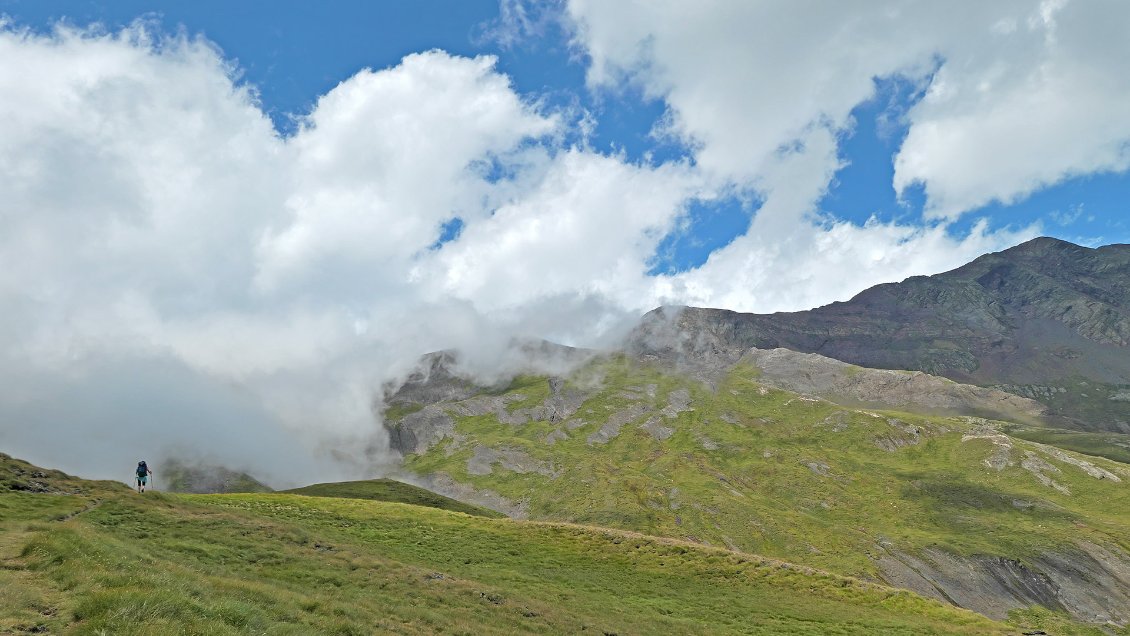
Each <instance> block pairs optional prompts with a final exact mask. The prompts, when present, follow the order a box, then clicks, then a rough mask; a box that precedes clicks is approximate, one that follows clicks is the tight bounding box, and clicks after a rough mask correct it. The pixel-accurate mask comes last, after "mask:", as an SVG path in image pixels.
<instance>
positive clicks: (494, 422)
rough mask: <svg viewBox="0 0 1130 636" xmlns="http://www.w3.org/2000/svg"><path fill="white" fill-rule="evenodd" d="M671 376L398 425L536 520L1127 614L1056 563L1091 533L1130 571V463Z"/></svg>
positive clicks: (434, 458)
mask: <svg viewBox="0 0 1130 636" xmlns="http://www.w3.org/2000/svg"><path fill="white" fill-rule="evenodd" d="M667 368H668V367H666V366H664V364H663V363H662V362H650V363H639V362H636V361H633V360H632V359H631V358H629V357H627V356H620V357H614V358H611V359H602V360H598V361H595V362H593V363H592V364H590V365H589V366H588V367H586V368H584V369H582V370H581V371H579V372H578V373H577V374H575V375H574V376H573V377H571V378H570V379H569V380H568V381H566V382H564V383H562V382H561V381H560V380H554V381H552V383H551V382H547V381H544V380H543V381H541V382H538V383H531V382H529V381H527V382H525V383H524V384H523V385H522V387H520V388H515V389H511V390H510V391H508V392H504V393H502V394H501V395H484V396H479V397H475V398H471V399H468V400H462V401H458V402H448V403H440V404H435V405H431V406H428V407H426V408H425V409H423V410H421V411H419V412H418V413H417V414H416V415H413V416H409V417H405V418H404V419H402V420H401V421H400V422H399V423H392V424H390V426H392V428H393V431H394V439H399V440H401V441H402V442H403V441H404V440H410V441H412V443H413V445H414V447H415V449H416V451H419V452H411V450H410V449H406V450H409V452H408V454H407V455H406V457H405V462H404V466H405V468H407V469H409V470H412V471H415V472H417V473H418V474H420V475H424V476H432V477H433V478H436V479H437V483H444V482H445V481H446V479H447V478H450V479H451V480H453V481H454V482H456V483H458V484H463V485H464V487H466V486H469V487H470V488H472V489H473V490H474V491H476V492H478V493H495V494H497V495H501V497H503V498H505V499H508V500H510V501H511V502H521V505H518V504H515V506H514V508H513V509H512V510H511V512H512V513H515V514H519V515H526V516H529V517H530V518H534V519H548V520H554V521H564V522H573V523H581V524H592V525H601V526H612V527H618V528H624V529H632V530H638V531H641V532H646V533H648V534H654V535H662V536H671V537H678V538H681V539H685V540H687V541H691V542H695V543H702V544H708V545H713V546H720V547H730V548H733V549H736V550H742V551H747V552H753V553H758V554H765V555H768V556H772V557H777V558H782V559H786V560H789V561H793V562H798V563H803V564H807V565H811V566H814V567H818V568H821V569H826V570H829V571H834V572H838V573H842V574H847V575H852V576H859V577H865V578H871V579H876V580H887V581H891V582H898V583H899V584H900V585H902V584H906V585H908V586H910V587H914V588H915V589H918V587H915V586H917V585H921V586H922V588H923V593H931V586H932V589H933V593H935V594H939V593H940V594H944V595H949V596H950V597H954V596H955V595H956V594H957V591H960V589H959V588H961V586H962V585H964V584H965V581H963V580H962V578H961V577H962V576H963V574H962V572H963V571H964V569H968V570H969V571H977V572H981V573H983V574H984V576H985V578H986V580H990V581H991V580H994V577H998V576H999V577H1005V578H1007V577H1009V576H1013V575H1014V574H1015V575H1016V576H1017V578H1018V580H1019V579H1028V578H1036V579H1039V578H1040V577H1043V576H1046V577H1048V580H1050V581H1052V585H1051V587H1049V589H1052V588H1058V589H1060V590H1061V591H1063V594H1064V595H1067V590H1076V589H1077V591H1078V592H1079V593H1080V594H1082V595H1087V594H1098V595H1099V596H1100V597H1102V596H1103V595H1107V598H1108V599H1112V600H1110V601H1109V602H1110V603H1112V604H1113V606H1110V605H1108V606H1107V608H1108V610H1111V611H1118V606H1119V604H1120V601H1119V600H1118V599H1120V598H1122V597H1121V596H1115V595H1116V594H1121V595H1125V594H1126V590H1125V589H1121V588H1120V589H1113V588H1112V589H1110V590H1101V589H1096V587H1095V585H1096V584H1095V582H1094V581H1091V580H1088V578H1087V577H1088V576H1090V575H1085V576H1076V575H1074V574H1072V573H1071V572H1070V571H1068V570H1065V569H1063V568H1060V567H1059V566H1057V565H1056V564H1057V563H1059V562H1061V561H1071V562H1076V563H1084V562H1087V559H1088V558H1089V557H1087V556H1086V555H1084V554H1083V552H1081V548H1080V547H1079V546H1081V545H1097V546H1104V549H1106V548H1109V549H1110V550H1111V551H1112V553H1113V554H1116V555H1120V556H1118V557H1117V558H1119V559H1122V561H1120V562H1121V563H1123V564H1124V565H1123V566H1122V567H1126V565H1125V564H1130V557H1127V556H1126V554H1127V552H1126V551H1127V550H1130V469H1128V468H1127V467H1126V466H1124V465H1120V464H1117V463H1115V462H1109V461H1106V460H1104V459H1101V458H1095V457H1081V456H1076V455H1072V454H1069V453H1065V452H1063V451H1062V450H1059V449H1057V448H1053V447H1047V446H1042V445H1039V444H1035V443H1032V442H1028V441H1025V440H1023V439H1018V438H1015V437H1009V436H1007V435H1005V434H1003V433H1002V431H1001V430H1000V429H1001V426H1002V425H1003V424H1002V423H998V422H992V421H988V420H982V419H978V418H962V417H934V416H922V415H915V414H912V413H904V412H877V411H864V410H853V409H848V408H844V407H841V406H837V405H836V404H833V403H830V402H827V401H823V400H817V399H813V398H809V397H805V396H801V395H798V394H795V393H790V392H787V391H781V390H777V389H772V388H769V387H766V386H764V385H762V384H760V383H759V381H758V378H759V372H758V370H757V369H756V368H753V367H750V366H748V365H742V364H739V365H738V366H736V367H733V368H732V369H730V370H729V371H728V372H726V373H724V374H722V375H721V376H720V377H719V378H718V379H717V380H716V381H715V384H714V386H711V385H709V384H707V383H704V382H701V381H698V380H694V379H690V378H688V377H685V376H683V375H679V374H674V373H669V372H667V371H666V369H667ZM553 383H556V388H554V386H555V385H554V384H553ZM570 395H572V396H574V398H575V400H574V404H573V407H570V408H565V410H564V411H562V408H561V404H562V403H563V402H567V401H568V400H569V399H570V398H569V396H570ZM576 396H580V397H576ZM610 422H619V423H620V426H619V427H613V428H615V430H611V429H609V423H610ZM414 427H415V429H416V430H414V431H413V430H409V429H413V428H414ZM421 440H430V442H429V445H428V447H427V448H426V449H423V450H421V449H420V448H419V446H420V444H421V443H422V442H421ZM930 555H934V556H937V555H941V556H942V557H944V558H945V559H949V558H950V557H952V559H953V560H952V562H950V561H945V560H943V559H935V558H933V557H931V556H930ZM921 559H933V561H931V567H933V564H935V563H936V564H938V565H937V569H938V571H937V572H936V573H931V574H928V575H926V576H924V577H923V578H924V580H920V579H914V580H913V581H910V582H909V583H907V582H905V581H904V582H900V580H901V579H900V576H902V573H903V572H904V570H907V568H912V569H916V570H918V572H922V571H923V570H922V568H921V567H920V566H918V565H914V564H915V563H916V560H921ZM900 564H901V565H900ZM907 564H910V565H907ZM947 564H948V565H947ZM1009 568H1011V571H1012V574H1010V573H1009V571H1007V570H1009ZM1057 568H1058V569H1057ZM1016 573H1019V574H1016ZM1107 574H1109V573H1104V574H1103V576H1107ZM915 576H917V575H915ZM1111 576H1112V580H1115V581H1117V575H1111ZM927 580H928V581H929V583H927ZM1104 585H1105V584H1104ZM955 590H957V591H955ZM1057 593H1058V592H1049V596H1048V599H1049V600H1048V601H1047V602H1048V603H1049V604H1050V605H1052V607H1053V609H1057V610H1061V611H1062V610H1072V609H1074V608H1072V607H1067V606H1066V604H1065V605H1064V606H1063V607H1059V606H1057V605H1058V604H1059V603H1060V601H1059V600H1056V598H1054V596H1055V594H1057ZM993 594H995V592H994V593H989V594H988V596H989V597H991V598H988V600H985V599H974V600H973V601H971V602H970V604H969V605H967V606H969V607H974V608H977V609H978V610H979V611H984V612H986V613H989V614H991V615H1000V616H1003V615H1005V614H1006V613H1007V612H1008V611H1009V609H1011V608H1015V607H1018V606H1024V605H1031V604H1032V603H1034V602H1037V601H1039V600H1040V599H1041V598H1042V596H1041V594H1043V592H1037V593H1034V594H1032V595H1031V598H1029V597H1027V596H1024V594H1020V595H1018V596H1015V597H1014V596H1010V594H1011V592H1009V593H1002V594H998V595H996V596H994V595H993ZM1078 613H1079V614H1085V612H1084V611H1082V610H1080V611H1079V612H1078ZM1088 619H1089V617H1088Z"/></svg>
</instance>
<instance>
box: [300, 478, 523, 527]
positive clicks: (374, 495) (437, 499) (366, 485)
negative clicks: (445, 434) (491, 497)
mask: <svg viewBox="0 0 1130 636" xmlns="http://www.w3.org/2000/svg"><path fill="white" fill-rule="evenodd" d="M283 492H286V493H288V494H292V495H306V496H309V497H337V498H339V499H369V500H373V501H391V502H395V503H405V504H412V505H413V506H425V507H427V508H439V509H440V510H450V511H452V512H462V513H465V514H469V515H474V516H477V517H491V518H495V519H497V518H500V517H504V516H505V515H503V514H502V513H499V512H495V511H493V510H488V509H487V508H482V507H480V506H472V505H471V504H466V503H463V502H462V501H458V500H455V499H452V498H450V497H444V496H443V495H437V494H436V493H434V492H432V491H430V490H424V489H423V488H420V487H418V486H412V485H409V484H405V483H403V482H399V481H396V480H393V479H368V480H365V481H343V482H337V483H330V484H314V485H312V486H304V487H302V488H295V489H293V490H286V491H283Z"/></svg>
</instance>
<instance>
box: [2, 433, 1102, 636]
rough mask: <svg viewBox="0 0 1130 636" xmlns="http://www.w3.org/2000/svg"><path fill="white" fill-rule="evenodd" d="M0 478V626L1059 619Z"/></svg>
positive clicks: (187, 629) (902, 629)
mask: <svg viewBox="0 0 1130 636" xmlns="http://www.w3.org/2000/svg"><path fill="white" fill-rule="evenodd" d="M0 479H3V480H4V481H3V484H4V486H5V487H6V488H7V489H8V490H6V491H5V492H3V493H2V494H0V633H14V634H48V633H77V634H142V633H155V634H169V633H184V634H248V633H254V634H262V633H270V634H373V633H395V634H435V633H455V634H488V633H491V634H497V633H515V634H517V633H541V634H544V633H556V634H561V633H570V634H573V633H583V634H589V633H592V634H605V635H608V634H705V633H710V634H749V633H773V634H827V633H837V634H985V635H1001V636H1003V635H1005V634H1011V633H1016V631H1017V629H1018V628H1027V629H1029V631H1031V629H1034V628H1045V629H1046V628H1050V627H1052V626H1061V625H1066V623H1063V622H1061V621H1060V620H1059V619H1058V618H1057V617H1056V616H1054V615H1052V614H1049V613H1033V614H1028V615H1026V616H1025V617H1023V619H1022V620H1021V619H1017V620H1016V621H1014V622H1013V623H1011V624H1004V623H1001V622H997V621H992V620H989V619H986V618H984V617H982V616H978V615H976V614H974V613H972V612H967V611H964V610H960V609H957V608H953V607H951V606H949V605H945V604H942V603H939V602H937V601H934V600H930V599H926V598H923V597H921V596H919V595H916V594H914V593H911V592H907V591H901V590H895V589H892V588H889V587H885V586H881V585H876V584H873V583H868V582H865V581H860V580H856V579H851V578H845V577H842V576H836V575H833V574H829V573H826V572H821V571H818V570H814V569H812V568H807V567H803V566H798V565H794V564H789V563H785V562H782V561H776V560H772V559H767V558H764V557H759V556H754V555H750V554H740V553H735V552H730V551H726V550H720V549H714V548H709V547H705V546H701V545H696V544H692V543H688V542H685V541H678V540H673V539H663V538H656V537H649V536H644V535H641V534H638V533H632V532H624V531H618V530H610V529H602V528H592V527H583V526H577V525H563V524H548V523H532V522H520V521H512V520H508V519H488V518H484V517H479V516H470V515H466V514H461V513H458V512H451V511H447V510H441V509H436V508H430V507H421V506H416V505H406V504H403V503H391V502H384V501H374V500H370V499H352V498H339V497H324V496H318V497H307V496H301V495H296V494H283V493H250V494H217V495H176V494H169V493H163V492H162V493H158V492H147V493H145V494H144V495H141V494H138V493H136V492H133V491H131V490H130V489H129V488H128V487H126V486H125V485H124V484H120V483H113V482H91V481H87V480H83V479H79V478H76V477H72V476H69V475H65V474H63V473H60V472H58V471H52V470H46V469H42V468H39V467H36V466H32V465H30V464H27V463H26V462H22V461H19V460H16V459H13V458H11V457H8V456H7V455H3V454H0ZM359 488H361V489H362V490H366V487H365V486H363V485H362V486H359ZM368 490H369V491H371V489H368ZM323 492H324V489H323ZM1076 633H1091V632H1076ZM1096 633H1097V632H1096Z"/></svg>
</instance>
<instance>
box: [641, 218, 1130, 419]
mask: <svg viewBox="0 0 1130 636" xmlns="http://www.w3.org/2000/svg"><path fill="white" fill-rule="evenodd" d="M749 347H758V348H762V349H771V348H775V347H783V348H786V349H792V350H794V351H802V352H814V353H819V354H821V355H824V356H828V357H831V358H836V359H838V360H842V361H844V362H849V363H852V364H858V365H861V366H864V367H873V368H884V369H915V370H920V371H925V372H928V373H932V374H935V375H942V376H945V377H948V378H951V379H953V380H957V381H959V382H965V383H970V384H978V385H983V386H998V387H1001V388H1004V389H1006V390H1009V391H1011V392H1014V393H1016V394H1018V395H1023V396H1025V397H1029V398H1032V399H1035V400H1038V401H1040V402H1042V403H1044V404H1045V405H1047V406H1048V407H1049V409H1050V416H1051V418H1052V419H1053V420H1055V421H1056V422H1058V426H1059V427H1062V428H1071V429H1076V430H1090V431H1112V432H1121V433H1130V245H1108V246H1106V247H1101V248H1098V249H1088V248H1085V247H1080V246H1078V245H1073V244H1071V243H1066V242H1064V241H1059V240H1056V239H1051V238H1039V239H1035V240H1032V241H1029V242H1028V243H1024V244H1022V245H1019V246H1017V247H1014V248H1011V249H1008V250H1005V251H1003V252H999V253H995V254H987V255H985V256H982V257H980V258H978V259H976V260H974V261H973V262H971V263H969V264H968V265H965V266H963V267H960V268H958V269H956V270H953V271H951V272H946V273H944V274H939V275H936V276H915V277H912V278H908V279H907V280H905V281H902V282H901V283H891V284H885V285H878V286H876V287H872V288H871V289H868V290H866V291H863V292H861V293H860V294H859V295H857V296H856V297H855V298H852V299H851V300H849V301H847V302H838V303H832V304H830V305H827V306H824V307H820V308H817V309H813V310H811V311H801V312H794V313H777V314H771V315H760V314H740V313H735V312H731V311H725V310H720V309H699V308H664V309H659V310H656V311H654V312H652V313H651V314H649V315H648V316H647V317H645V320H644V322H643V324H642V325H641V326H640V327H639V328H638V329H637V331H636V333H635V334H634V335H633V338H632V339H631V344H630V350H632V351H633V352H634V353H638V354H657V355H660V356H672V355H673V356H676V357H678V356H684V355H689V356H695V355H697V354H699V353H701V352H703V351H718V350H726V349H738V350H742V349H747V348H749ZM1119 395H1123V396H1125V397H1123V398H1122V399H1119V397H1118V396H1119Z"/></svg>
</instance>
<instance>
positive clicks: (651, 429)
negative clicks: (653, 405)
mask: <svg viewBox="0 0 1130 636" xmlns="http://www.w3.org/2000/svg"><path fill="white" fill-rule="evenodd" d="M661 421H662V420H660V419H659V418H658V417H649V418H648V419H647V421H646V422H644V423H643V424H642V425H641V426H640V428H641V429H643V430H645V431H647V432H648V434H650V435H651V436H652V437H654V438H655V439H657V440H659V441H663V440H666V439H668V438H670V437H671V436H672V435H674V434H675V429H673V428H671V427H670V426H663V424H661V423H660V422H661Z"/></svg>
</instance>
